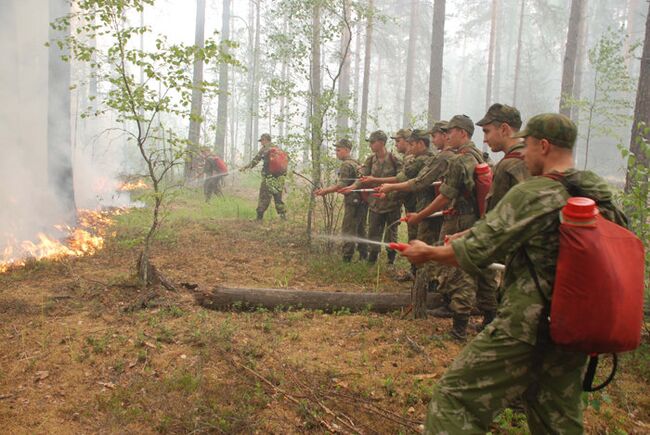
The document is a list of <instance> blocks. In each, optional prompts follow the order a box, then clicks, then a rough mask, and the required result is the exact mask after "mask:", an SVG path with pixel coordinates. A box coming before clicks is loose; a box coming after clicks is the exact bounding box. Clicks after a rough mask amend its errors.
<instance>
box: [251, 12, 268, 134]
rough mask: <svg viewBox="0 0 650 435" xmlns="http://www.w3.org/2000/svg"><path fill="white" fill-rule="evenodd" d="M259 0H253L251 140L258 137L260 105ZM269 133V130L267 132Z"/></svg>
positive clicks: (260, 25) (260, 23)
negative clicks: (253, 45)
mask: <svg viewBox="0 0 650 435" xmlns="http://www.w3.org/2000/svg"><path fill="white" fill-rule="evenodd" d="M260 9H261V4H260V0H257V1H255V47H254V48H253V105H252V110H253V142H254V143H256V142H255V141H256V140H257V138H258V137H259V125H260V117H259V105H260V33H261V31H262V22H261V20H260ZM268 133H270V131H269V132H268Z"/></svg>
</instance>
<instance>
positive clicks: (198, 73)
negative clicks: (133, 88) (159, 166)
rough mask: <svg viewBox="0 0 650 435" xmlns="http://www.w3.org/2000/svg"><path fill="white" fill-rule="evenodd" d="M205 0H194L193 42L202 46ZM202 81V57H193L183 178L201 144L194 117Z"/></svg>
mask: <svg viewBox="0 0 650 435" xmlns="http://www.w3.org/2000/svg"><path fill="white" fill-rule="evenodd" d="M204 33H205V0H196V29H195V33H194V44H195V45H196V46H198V47H201V48H203V46H204V42H205V38H204ZM202 82H203V59H201V58H200V57H198V56H197V57H196V59H194V74H193V77H192V109H191V114H192V118H191V119H190V131H189V135H188V140H189V145H188V150H187V151H188V158H187V160H186V161H187V162H188V164H186V166H185V179H188V178H190V177H192V176H193V175H195V174H194V171H195V170H196V168H195V165H196V162H195V158H196V155H197V152H198V149H199V147H200V145H201V121H200V120H199V119H196V118H195V117H197V116H198V117H200V116H201V115H202V108H203V92H201V89H200V87H201V83H202Z"/></svg>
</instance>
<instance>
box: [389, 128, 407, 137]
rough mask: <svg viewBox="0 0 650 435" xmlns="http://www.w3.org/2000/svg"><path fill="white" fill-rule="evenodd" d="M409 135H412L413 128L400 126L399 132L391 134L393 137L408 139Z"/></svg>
mask: <svg viewBox="0 0 650 435" xmlns="http://www.w3.org/2000/svg"><path fill="white" fill-rule="evenodd" d="M409 136H411V129H409V128H400V129H399V130H397V133H395V136H391V139H399V138H402V139H408V138H409Z"/></svg>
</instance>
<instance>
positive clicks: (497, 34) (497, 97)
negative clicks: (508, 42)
mask: <svg viewBox="0 0 650 435" xmlns="http://www.w3.org/2000/svg"><path fill="white" fill-rule="evenodd" d="M502 9H503V8H502V7H501V4H500V3H499V2H497V5H496V20H495V22H494V27H495V31H494V69H493V79H492V102H491V103H493V102H498V101H501V43H502V39H503V32H502V31H501V23H502V22H503V11H502ZM491 103H490V104H491ZM486 150H487V148H486Z"/></svg>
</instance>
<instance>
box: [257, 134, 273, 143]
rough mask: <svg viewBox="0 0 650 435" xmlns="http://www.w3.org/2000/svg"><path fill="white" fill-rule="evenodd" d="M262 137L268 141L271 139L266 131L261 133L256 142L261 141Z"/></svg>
mask: <svg viewBox="0 0 650 435" xmlns="http://www.w3.org/2000/svg"><path fill="white" fill-rule="evenodd" d="M262 139H266V140H268V141H269V142H270V141H271V135H270V134H268V133H263V134H262V135H261V136H260V138H259V140H258V142H262Z"/></svg>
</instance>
